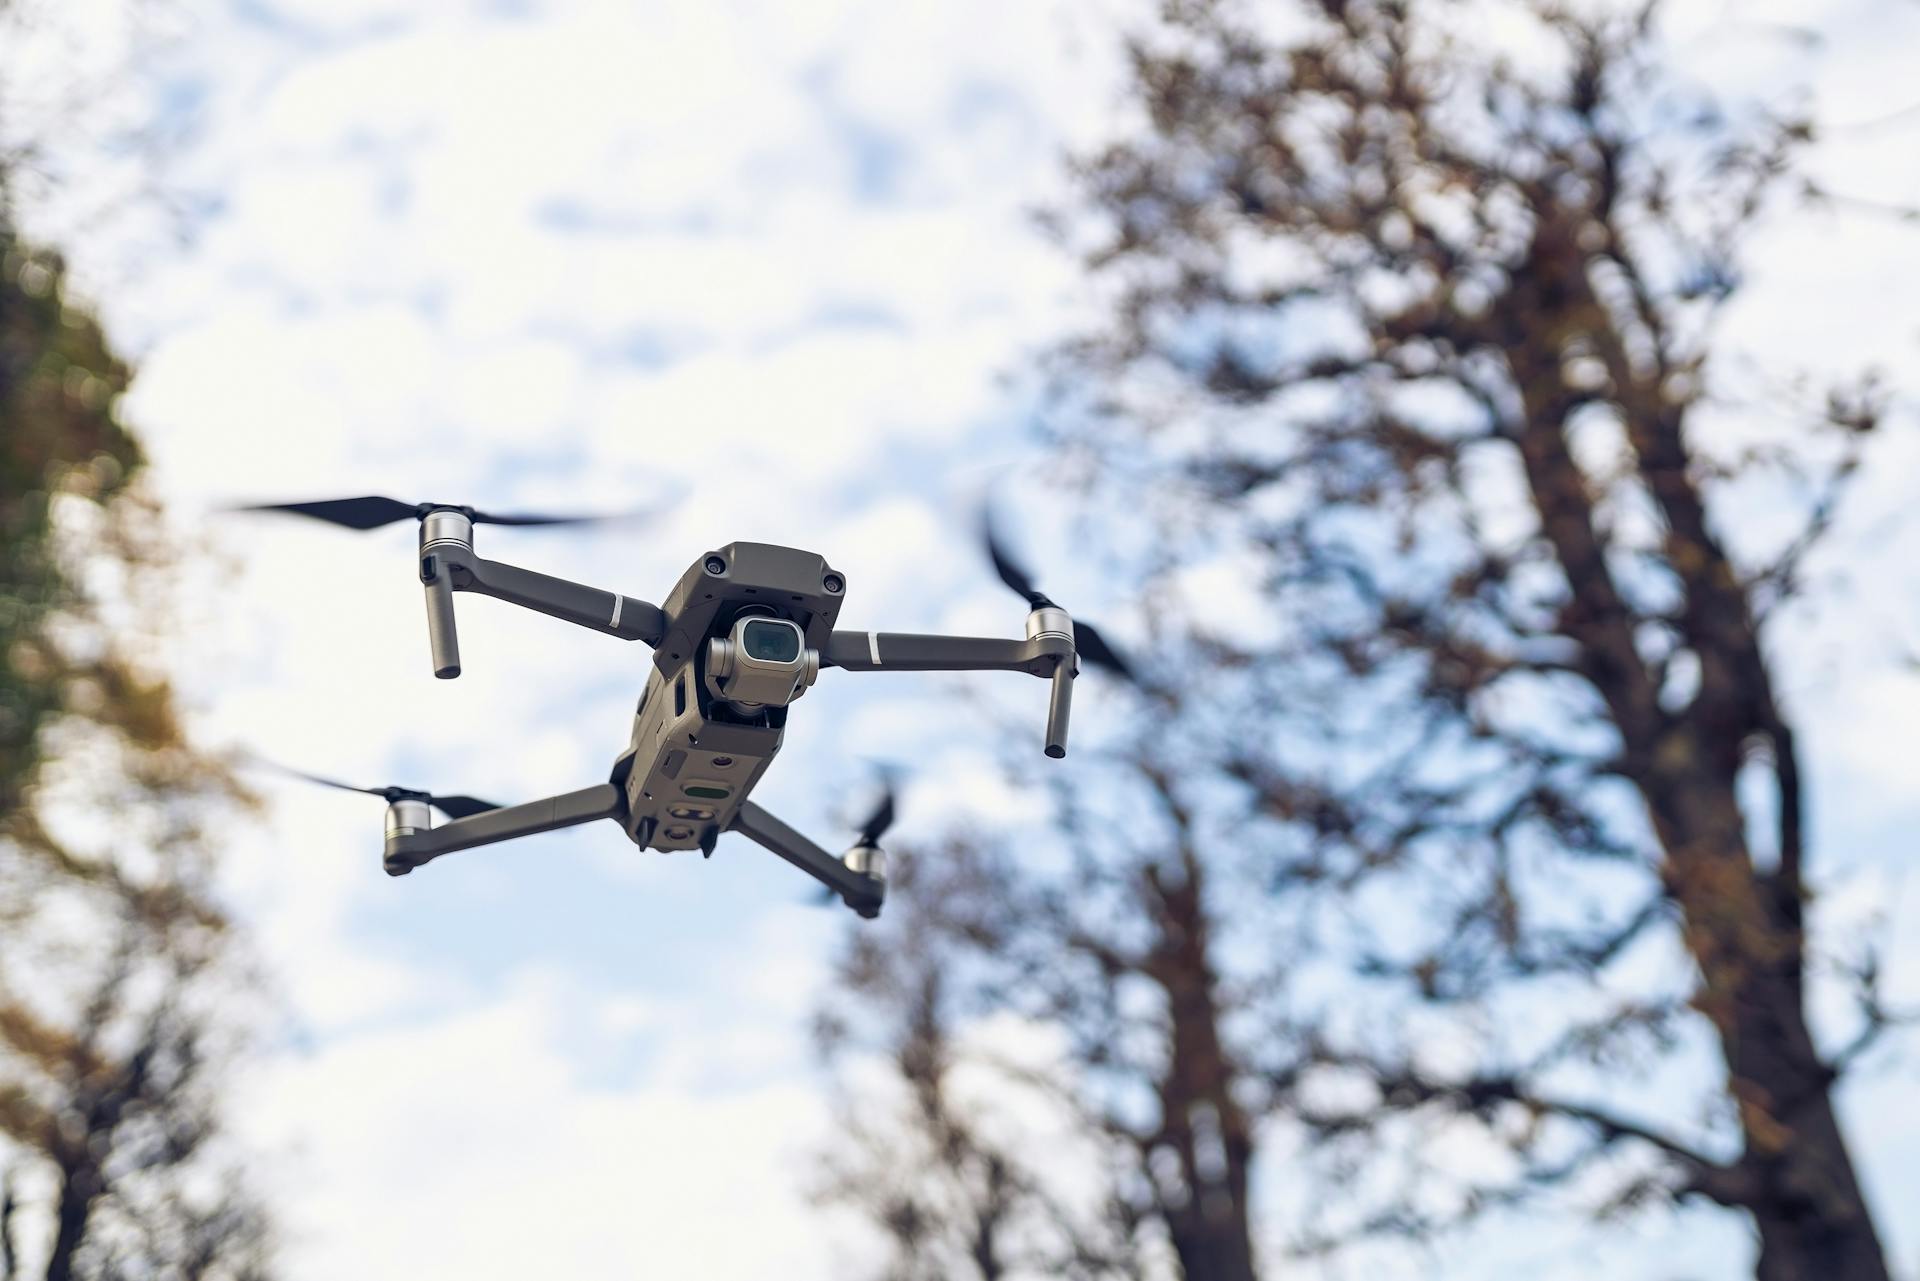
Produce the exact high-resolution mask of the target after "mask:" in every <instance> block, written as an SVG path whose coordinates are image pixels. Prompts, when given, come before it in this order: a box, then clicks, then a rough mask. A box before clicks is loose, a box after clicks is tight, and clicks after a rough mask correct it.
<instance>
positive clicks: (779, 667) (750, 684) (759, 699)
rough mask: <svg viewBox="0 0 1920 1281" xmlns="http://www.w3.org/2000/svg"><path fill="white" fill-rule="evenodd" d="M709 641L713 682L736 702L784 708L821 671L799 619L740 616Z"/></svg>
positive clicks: (709, 675) (709, 674)
mask: <svg viewBox="0 0 1920 1281" xmlns="http://www.w3.org/2000/svg"><path fill="white" fill-rule="evenodd" d="M707 645H708V649H707V681H708V683H709V685H710V686H712V687H713V689H714V692H715V693H716V694H718V695H719V697H721V698H724V699H726V700H727V701H728V702H730V703H733V704H736V705H738V706H742V707H767V706H773V707H785V706H786V705H787V704H788V703H791V702H792V701H793V700H794V699H796V698H798V697H800V695H802V694H804V693H806V691H807V686H809V685H811V684H813V682H814V678H815V677H817V676H818V675H819V674H820V655H819V652H818V651H816V650H812V649H808V648H807V643H806V634H805V633H804V632H802V631H801V630H800V625H799V624H798V623H792V622H788V621H787V620H786V619H784V618H764V617H761V616H758V615H754V616H750V617H747V618H742V619H739V620H737V621H736V622H735V623H734V625H733V630H732V631H731V632H729V633H728V634H727V635H726V636H724V637H716V638H715V639H713V640H711V641H709V642H707Z"/></svg>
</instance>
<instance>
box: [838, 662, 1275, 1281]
mask: <svg viewBox="0 0 1920 1281" xmlns="http://www.w3.org/2000/svg"><path fill="white" fill-rule="evenodd" d="M1152 697H1153V698H1154V700H1155V701H1156V702H1157V703H1158V704H1159V706H1158V707H1157V708H1156V709H1155V715H1154V716H1152V717H1150V718H1148V719H1147V721H1146V723H1145V725H1146V728H1145V732H1143V733H1141V734H1139V735H1137V736H1128V737H1127V738H1126V739H1125V740H1124V741H1123V742H1121V743H1118V744H1112V745H1109V746H1107V747H1105V748H1103V749H1097V750H1096V749H1095V748H1094V747H1093V745H1092V744H1090V743H1088V744H1083V745H1082V746H1081V747H1080V748H1077V749H1076V759H1078V760H1079V762H1080V764H1079V766H1078V767H1077V768H1076V769H1075V770H1074V772H1073V778H1072V785H1071V786H1066V785H1062V786H1061V788H1060V790H1059V791H1058V793H1057V794H1056V796H1055V801H1056V805H1057V809H1056V818H1057V821H1056V823H1055V829H1056V830H1055V839H1054V840H1053V841H1051V842H1047V843H1046V844H1048V845H1052V846H1053V847H1054V848H1052V849H1051V850H1047V849H1045V848H1043V844H1042V843H1040V842H1036V841H1035V840H1033V839H1031V838H1025V837H1023V838H1022V839H1019V840H1017V841H1012V842H1008V843H1001V842H998V841H995V840H992V839H989V838H987V837H985V836H982V835H979V834H973V835H970V836H966V837H964V838H960V839H956V840H954V841H952V842H950V843H948V844H947V845H946V846H944V847H942V848H939V849H934V850H927V851H924V852H920V853H915V852H912V851H906V852H904V854H903V857H902V858H901V859H898V860H896V866H897V869H898V871H897V873H896V876H895V878H894V881H893V883H892V884H891V885H890V888H889V891H888V907H887V912H886V914H885V917H884V919H883V922H882V923H881V924H880V925H879V926H878V927H877V928H872V927H870V928H865V929H861V930H859V931H856V932H854V933H853V935H852V936H851V937H850V939H849V943H848V950H847V952H846V954H845V956H844V957H843V959H842V963H841V965H840V967H839V970H838V972H837V974H836V978H837V980H838V981H837V983H836V985H835V994H836V995H835V998H834V1000H833V1001H832V1002H831V1003H830V1004H829V1005H828V1007H827V1009H826V1010H825V1012H824V1014H823V1017H822V1020H821V1033H822V1035H821V1041H822V1045H823V1047H824V1048H825V1049H826V1050H827V1051H828V1058H829V1060H830V1061H832V1062H833V1063H835V1064H836V1065H838V1067H839V1068H840V1069H841V1072H842V1074H843V1078H844V1080H845V1081H846V1083H847V1084H848V1085H849V1086H850V1087H851V1093H850V1095H849V1097H848V1098H847V1099H846V1100H845V1102H846V1106H845V1107H844V1108H843V1110H842V1111H843V1116H842V1120H843V1127H842V1135H843V1137H842V1138H841V1139H839V1140H838V1141H837V1142H836V1146H835V1149H834V1151H833V1152H831V1153H829V1156H828V1166H829V1170H830V1173H831V1177H830V1179H829V1181H828V1185H827V1188H826V1192H827V1194H828V1199H830V1200H834V1201H838V1202H841V1203H845V1204H850V1205H852V1206H854V1207H856V1208H858V1209H860V1210H862V1211H863V1212H864V1213H865V1214H866V1216H867V1217H869V1218H870V1219H871V1220H872V1221H874V1222H875V1223H876V1224H878V1225H880V1226H881V1227H882V1228H883V1229H884V1231H885V1233H886V1234H887V1236H888V1237H889V1238H890V1240H891V1241H892V1244H893V1246H894V1259H895V1262H894V1265H893V1271H892V1272H890V1273H889V1274H888V1275H889V1277H890V1278H898V1279H899V1281H908V1279H909V1278H916V1277H919V1276H922V1275H928V1276H931V1275H940V1276H965V1275H972V1274H977V1275H979V1276H980V1277H982V1278H983V1279H984V1278H997V1277H1002V1276H1007V1277H1012V1276H1022V1277H1039V1276H1073V1277H1086V1278H1147V1277H1163V1276H1169V1275H1177V1276H1185V1277H1191V1278H1201V1277H1206V1278H1217V1279H1218V1281H1252V1279H1253V1278H1254V1277H1256V1276H1257V1275H1259V1273H1258V1269H1257V1267H1256V1251H1255V1246H1254V1240H1255V1233H1254V1216H1253V1212H1252V1204H1251V1199H1250V1186H1251V1181H1252V1171H1253V1164H1254V1160H1255V1157H1256V1152H1257V1147H1258V1143H1259V1140H1260V1138H1261V1131H1260V1122H1261V1121H1262V1120H1263V1119H1265V1117H1266V1116H1267V1115H1268V1114H1269V1111H1270V1107H1271V1103H1272V1101H1273V1099H1274V1097H1275V1096H1274V1093H1273V1091H1271V1090H1269V1089H1267V1088H1266V1085H1265V1081H1266V1069H1264V1068H1263V1067H1262V1066H1261V1064H1262V1062H1263V1059H1262V1051H1263V1046H1262V1045H1261V1043H1260V1042H1261V1033H1262V1030H1263V1029H1266V1028H1269V1027H1271V1026H1272V1025H1273V1024H1274V1022H1275V1021H1276V1019H1277V1018H1279V1017H1280V1015H1281V1011H1280V1009H1279V1008H1278V1007H1277V1006H1276V1005H1275V1004H1274V1002H1275V998H1276V997H1277V996H1278V995H1279V994H1280V993H1281V992H1282V991H1283V990H1284V989H1283V988H1282V986H1281V985H1280V984H1279V983H1277V982H1276V981H1275V977H1274V971H1275V968H1276V959H1275V954H1276V952H1277V951H1279V949H1272V948H1268V947H1260V948H1257V949H1255V950H1253V951H1252V952H1251V954H1249V951H1248V950H1247V949H1237V955H1236V956H1231V957H1230V956H1229V955H1228V954H1227V953H1228V949H1227V948H1226V946H1225V939H1224V937H1223V936H1224V935H1225V934H1226V933H1227V929H1228V927H1229V922H1231V927H1232V928H1234V929H1238V930H1242V931H1244V930H1248V929H1253V930H1255V931H1256V932H1258V933H1264V932H1265V931H1266V930H1278V929H1283V928H1284V927H1283V926H1282V925H1281V923H1280V921H1279V919H1278V916H1277V915H1276V914H1275V913H1272V912H1266V911H1262V910H1261V906H1260V899H1259V898H1258V897H1257V896H1258V893H1259V888H1260V886H1261V884H1262V880H1261V877H1260V872H1259V864H1258V861H1257V860H1236V859H1232V858H1230V857H1228V856H1227V854H1226V853H1224V852H1223V851H1224V850H1225V848H1226V847H1225V846H1224V845H1220V846H1215V839H1216V836H1217V835H1218V834H1217V832H1216V830H1215V829H1214V828H1213V826H1212V824H1211V822H1210V820H1209V818H1208V817H1207V816H1206V815H1204V814H1202V813H1198V812H1196V810H1195V809H1194V807H1193V806H1192V805H1191V804H1190V803H1189V801H1188V800H1187V799H1186V798H1184V797H1183V796H1182V794H1181V787H1180V784H1179V782H1178V780H1179V777H1180V771H1181V769H1182V768H1183V765H1182V762H1183V761H1184V760H1185V759H1186V757H1187V754H1188V752H1189V751H1190V749H1191V746H1192V745H1191V743H1189V741H1188V737H1189V735H1191V734H1193V733H1197V732H1204V730H1203V725H1204V724H1206V723H1208V721H1209V718H1207V717H1205V716H1203V715H1201V714H1200V713H1199V710H1198V708H1197V705H1196V704H1197V700H1192V699H1191V694H1190V692H1188V691H1183V692H1180V693H1175V692H1173V691H1170V690H1159V691H1155V692H1154V694H1153V695H1152ZM1209 847H1214V848H1215V851H1216V852H1215V853H1213V854H1207V853H1204V852H1203V851H1206V850H1207V849H1208V848H1209ZM1249 892H1251V893H1252V895H1254V896H1255V897H1252V898H1249V897H1248V894H1249ZM1008 1015H1011V1016H1013V1022H1012V1023H1010V1024H1009V1023H1006V1022H1004V1016H1008ZM995 1016H1001V1020H1000V1026H1001V1027H1002V1028H1003V1029H1006V1030H1009V1031H1013V1032H1015V1033H1016V1035H1015V1036H1014V1038H1013V1044H1012V1045H1004V1044H1001V1043H999V1042H998V1041H996V1039H995V1038H994V1037H993V1036H992V1035H990V1034H989V1035H986V1036H985V1037H981V1036H974V1035H969V1029H971V1028H978V1027H980V1026H983V1025H984V1026H986V1027H988V1028H989V1029H991V1028H992V1027H993V1026H994V1025H995V1023H996V1018H995ZM1020 1029H1028V1030H1035V1029H1037V1030H1041V1031H1042V1032H1043V1033H1044V1036H1043V1042H1044V1045H1045V1047H1047V1048H1046V1050H1045V1052H1044V1053H1043V1055H1042V1057H1041V1058H1040V1059H1038V1060H1036V1059H1035V1058H1034V1057H1033V1056H1032V1054H1031V1053H1027V1054H1022V1053H1021V1052H1019V1051H1020V1043H1021V1041H1022V1040H1023V1039H1024V1038H1022V1037H1020V1036H1019V1035H1017V1033H1018V1031H1019V1030H1020ZM1028 1048H1029V1049H1031V1047H1028ZM883 1064H884V1065H887V1066H886V1070H882V1071H881V1082H875V1081H874V1080H873V1073H874V1072H875V1071H876V1070H879V1065H883ZM886 1083H891V1085H890V1088H891V1089H892V1091H893V1092H894V1093H897V1094H903V1095H904V1096H905V1098H906V1100H907V1102H906V1104H905V1105H904V1106H901V1107H899V1108H892V1109H890V1108H887V1107H886V1106H884V1103H885V1101H886V1100H887V1099H888V1098H889V1097H890V1094H889V1092H888V1090H889V1085H888V1084H886ZM902 1087H904V1088H902ZM1022 1100H1024V1102H1022ZM1036 1118H1042V1119H1044V1118H1053V1119H1055V1120H1060V1119H1063V1118H1064V1119H1065V1120H1066V1121H1067V1122H1068V1130H1067V1133H1068V1135H1069V1136H1070V1138H1069V1139H1067V1140H1063V1141H1062V1142H1059V1143H1049V1142H1047V1141H1045V1140H1041V1139H1037V1138H1036V1137H1035V1135H1034V1134H1033V1133H1032V1132H1031V1126H1032V1124H1033V1123H1034V1122H1035V1120H1036ZM969 1268H970V1269H971V1271H969Z"/></svg>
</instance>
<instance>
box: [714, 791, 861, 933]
mask: <svg viewBox="0 0 1920 1281" xmlns="http://www.w3.org/2000/svg"><path fill="white" fill-rule="evenodd" d="M732 830H733V831H736V832H739V833H741V834H742V835H743V836H748V837H751V838H752V839H753V840H754V841H755V842H757V843H759V844H760V845H763V846H765V847H766V848H767V849H770V850H772V851H773V852H774V853H775V854H778V855H779V856H780V857H781V858H783V859H785V860H787V862H789V863H791V864H793V865H794V866H795V867H797V868H799V869H800V870H801V871H803V872H805V873H806V874H807V875H808V876H811V877H812V878H813V879H814V880H816V881H819V882H820V883H821V884H822V885H824V886H826V887H827V888H828V889H830V890H833V891H834V892H836V893H837V894H839V895H840V897H841V898H842V899H843V900H845V902H846V904H847V906H848V907H850V908H852V909H853V910H854V911H856V912H858V913H859V914H860V915H862V916H864V917H867V918H868V919H872V918H873V917H876V916H878V915H880V902H881V900H882V899H883V898H885V897H886V893H887V883H886V882H885V881H883V880H881V879H880V878H879V877H877V876H869V875H867V874H866V873H864V872H856V871H854V870H853V869H851V868H849V867H848V866H847V865H846V864H844V863H842V862H841V861H840V860H839V859H837V858H835V857H834V856H833V855H831V854H829V853H827V852H826V851H825V850H823V849H821V848H820V847H819V846H818V845H815V844H814V843H813V842H812V841H810V840H808V839H807V838H806V837H804V836H802V835H801V834H800V833H798V832H796V831H794V830H793V829H792V828H791V827H788V826H787V825H786V824H785V823H783V822H781V821H780V820H779V819H777V818H775V817H774V816H773V815H771V814H769V813H767V811H765V810H763V809H761V808H760V807H759V806H758V805H755V804H754V803H753V802H752V801H745V802H743V803H742V804H741V806H740V812H739V814H737V815H736V816H735V817H734V820H733V827H732Z"/></svg>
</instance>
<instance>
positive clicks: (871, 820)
mask: <svg viewBox="0 0 1920 1281" xmlns="http://www.w3.org/2000/svg"><path fill="white" fill-rule="evenodd" d="M879 773H880V782H881V786H882V788H883V789H884V790H882V791H881V793H880V799H879V800H878V801H877V802H875V804H874V807H873V809H872V810H871V811H869V812H868V814H867V816H866V818H865V819H864V820H862V821H861V823H860V826H859V828H858V831H859V839H858V840H856V841H854V845H856V846H860V845H872V846H875V847H878V846H879V844H880V838H881V837H883V836H885V835H886V834H887V829H888V828H890V827H892V826H893V820H894V817H895V815H896V813H897V811H898V808H899V806H898V798H899V787H898V782H899V777H900V771H899V769H898V768H897V767H895V766H892V765H882V766H880V767H879ZM839 899H840V895H839V893H838V892H836V891H834V890H831V889H828V888H827V887H825V886H822V887H821V888H820V889H819V890H818V891H817V892H816V893H815V894H814V896H813V903H814V905H815V906H816V907H831V906H832V905H833V904H834V903H836V902H838V901H839Z"/></svg>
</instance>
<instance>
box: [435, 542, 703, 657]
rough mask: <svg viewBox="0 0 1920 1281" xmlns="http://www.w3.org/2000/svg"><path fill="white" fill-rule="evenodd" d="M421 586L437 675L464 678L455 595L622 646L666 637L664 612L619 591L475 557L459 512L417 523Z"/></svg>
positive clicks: (653, 643) (650, 641) (654, 643)
mask: <svg viewBox="0 0 1920 1281" xmlns="http://www.w3.org/2000/svg"><path fill="white" fill-rule="evenodd" d="M420 581H421V583H423V584H424V585H425V586H426V589H427V637H428V640H429V641H430V642H431V644H432V647H433V674H434V675H435V676H438V677H440V678H442V679H443V680H446V679H451V678H453V677H455V676H458V675H459V674H460V642H459V636H458V633H457V631H456V630H455V627H454V620H453V593H455V592H475V593H478V594H479V595H482V596H492V597H494V598H495V599H496V600H503V601H506V602H508V603H509V604H512V605H519V606H521V607H522V608H524V609H531V610H535V611H537V612H539V613H542V614H546V615H547V616H549V617H551V618H558V619H561V620H563V621H565V622H569V623H573V624H576V625H577V626H580V627H589V628H592V629H593V630H594V631H597V632H605V633H607V634H608V635H609V636H618V637H620V638H621V639H622V640H637V641H643V642H645V643H646V644H648V645H656V644H658V643H659V642H660V638H661V637H662V636H664V635H665V634H666V630H667V621H666V615H665V614H664V613H662V612H661V610H660V608H659V606H657V605H650V604H648V603H647V602H646V601H643V600H634V599H633V598H632V597H629V596H622V595H620V594H619V593H618V592H608V591H602V590H600V589H599V588H598V587H587V586H584V585H582V584H580V583H573V582H568V581H567V580H566V579H564V578H554V577H552V576H551V575H548V574H538V573H535V572H534V571H533V570H530V569H521V568H520V567H519V566H517V565H507V564H503V563H502V562H500V561H496V560H486V559H484V558H482V557H480V556H477V555H475V554H474V550H473V522H472V521H470V520H468V519H467V518H466V516H465V515H463V514H462V513H460V512H457V511H450V510H442V511H435V512H429V513H428V514H427V516H426V518H425V519H424V520H422V521H421V522H420Z"/></svg>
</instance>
